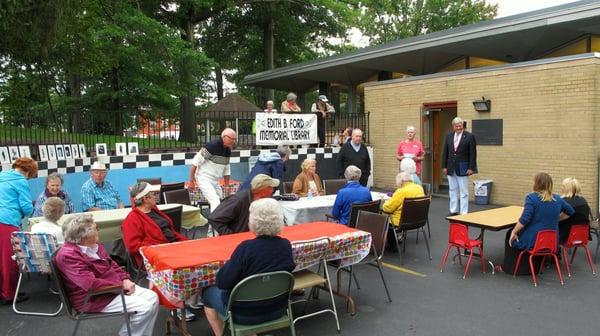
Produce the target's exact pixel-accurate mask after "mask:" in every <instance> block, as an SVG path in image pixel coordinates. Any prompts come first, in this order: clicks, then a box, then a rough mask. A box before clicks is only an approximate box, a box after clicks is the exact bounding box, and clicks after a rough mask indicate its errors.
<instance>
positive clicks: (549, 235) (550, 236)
mask: <svg viewBox="0 0 600 336" xmlns="http://www.w3.org/2000/svg"><path fill="white" fill-rule="evenodd" d="M557 250H558V238H557V233H556V230H542V231H539V232H538V233H537V235H536V237H535V244H534V245H533V248H532V249H531V252H530V253H531V254H534V253H538V252H541V253H544V252H549V253H556V252H557Z"/></svg>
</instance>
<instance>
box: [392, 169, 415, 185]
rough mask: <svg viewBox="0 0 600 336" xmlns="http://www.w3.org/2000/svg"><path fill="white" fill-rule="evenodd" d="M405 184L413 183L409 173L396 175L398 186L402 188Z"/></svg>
mask: <svg viewBox="0 0 600 336" xmlns="http://www.w3.org/2000/svg"><path fill="white" fill-rule="evenodd" d="M404 182H413V177H412V175H411V174H409V173H407V172H402V173H398V175H396V185H397V186H398V187H401V186H402V184H404Z"/></svg>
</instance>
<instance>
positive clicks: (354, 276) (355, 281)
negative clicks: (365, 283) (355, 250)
mask: <svg viewBox="0 0 600 336" xmlns="http://www.w3.org/2000/svg"><path fill="white" fill-rule="evenodd" d="M352 278H354V283H355V284H356V289H360V285H359V284H358V278H357V277H356V273H352Z"/></svg>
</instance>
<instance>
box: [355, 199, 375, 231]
mask: <svg viewBox="0 0 600 336" xmlns="http://www.w3.org/2000/svg"><path fill="white" fill-rule="evenodd" d="M380 208H381V200H380V199H378V200H376V201H371V202H357V203H352V207H351V208H350V217H349V218H348V227H351V228H354V227H356V218H357V217H358V212H359V211H361V210H362V211H367V212H374V213H379V209H380Z"/></svg>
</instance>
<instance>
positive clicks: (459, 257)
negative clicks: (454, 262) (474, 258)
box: [456, 246, 462, 266]
mask: <svg viewBox="0 0 600 336" xmlns="http://www.w3.org/2000/svg"><path fill="white" fill-rule="evenodd" d="M456 253H457V255H458V264H459V265H460V266H462V254H461V253H460V247H458V246H457V247H456Z"/></svg>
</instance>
